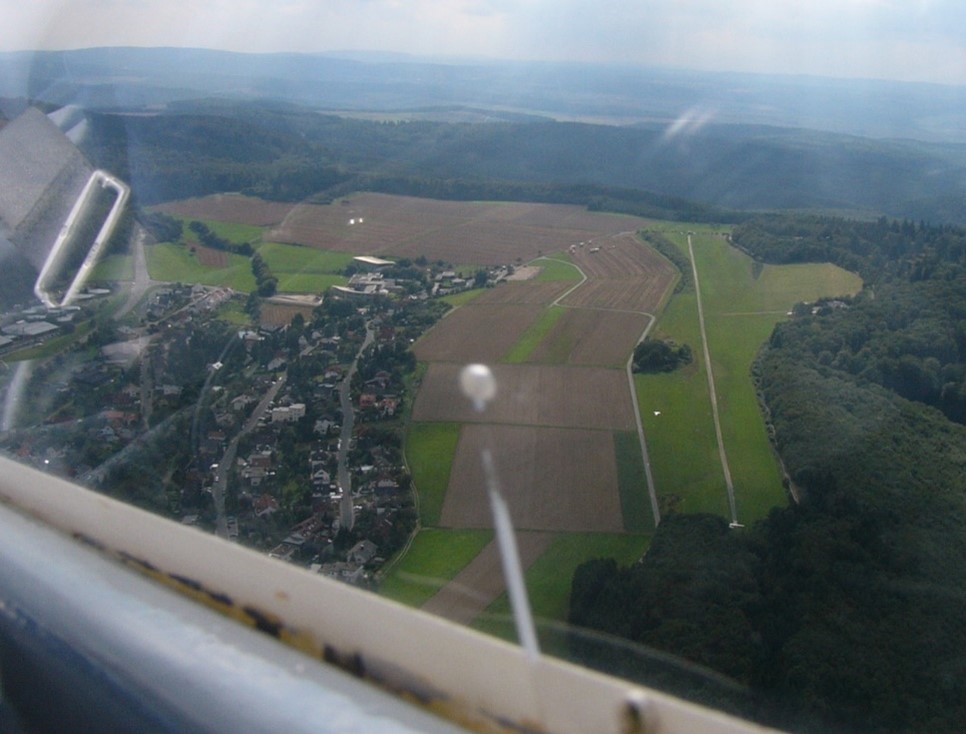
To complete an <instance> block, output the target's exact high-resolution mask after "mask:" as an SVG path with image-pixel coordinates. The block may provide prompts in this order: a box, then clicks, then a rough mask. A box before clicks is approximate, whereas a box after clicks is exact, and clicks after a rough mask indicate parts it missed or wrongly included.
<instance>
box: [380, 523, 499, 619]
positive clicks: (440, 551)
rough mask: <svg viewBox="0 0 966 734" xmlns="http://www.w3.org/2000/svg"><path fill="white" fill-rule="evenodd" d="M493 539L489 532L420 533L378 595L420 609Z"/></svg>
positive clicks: (441, 531) (446, 531) (381, 585)
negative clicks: (419, 607)
mask: <svg viewBox="0 0 966 734" xmlns="http://www.w3.org/2000/svg"><path fill="white" fill-rule="evenodd" d="M492 538H493V533H492V532H491V531H489V530H444V529H441V528H426V529H424V530H420V531H419V533H417V535H416V537H415V539H414V540H413V544H412V546H411V547H410V549H409V552H408V553H407V554H406V555H405V556H404V557H403V558H402V559H401V560H400V562H399V563H398V564H397V565H396V566H394V567H393V569H392V571H391V572H390V573H389V574H388V575H387V576H386V577H385V578H384V579H383V581H382V583H381V584H380V586H379V592H380V593H381V594H384V595H385V596H388V597H390V598H391V599H395V600H396V601H399V602H402V603H404V604H411V605H413V606H421V605H423V604H425V603H426V602H427V601H429V600H430V599H431V598H432V597H433V596H434V595H435V594H436V593H437V592H438V591H439V590H440V589H441V588H442V587H444V586H445V585H446V583H447V582H448V581H449V580H450V579H451V578H453V577H454V576H455V575H456V574H458V573H459V572H460V571H461V570H462V569H463V568H464V567H465V566H466V565H467V564H468V563H469V562H470V561H472V560H473V559H474V558H475V557H477V556H478V555H479V553H480V551H482V550H483V549H484V548H485V547H486V546H487V545H488V544H489V543H490V541H491V540H492Z"/></svg>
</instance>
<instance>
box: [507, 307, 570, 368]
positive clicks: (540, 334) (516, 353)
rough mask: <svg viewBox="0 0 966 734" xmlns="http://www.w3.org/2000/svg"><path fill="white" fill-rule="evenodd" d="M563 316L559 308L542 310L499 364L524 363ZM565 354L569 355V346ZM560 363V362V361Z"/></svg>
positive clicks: (562, 311)
mask: <svg viewBox="0 0 966 734" xmlns="http://www.w3.org/2000/svg"><path fill="white" fill-rule="evenodd" d="M563 314H564V308H563V307H561V306H550V307H549V308H546V309H544V310H543V312H542V313H541V314H540V316H539V317H538V318H537V320H536V321H534V322H533V323H532V324H530V328H528V329H527V330H526V331H525V332H524V333H523V335H522V336H521V337H520V339H519V340H518V341H517V343H516V344H514V345H513V346H512V347H510V350H509V351H508V352H507V353H506V354H505V355H504V356H503V359H502V360H500V361H501V362H509V363H511V364H515V363H520V362H526V361H527V359H529V357H530V355H531V354H532V353H533V350H534V349H536V348H537V346H538V345H539V344H540V342H542V341H543V338H544V337H545V336H546V335H547V332H549V331H550V330H551V329H552V328H553V326H554V324H556V323H557V321H558V320H559V319H560V317H561V316H563ZM567 346H568V349H567V354H569V353H570V349H569V346H570V345H567ZM561 361H562V360H561Z"/></svg>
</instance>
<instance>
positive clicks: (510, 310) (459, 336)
mask: <svg viewBox="0 0 966 734" xmlns="http://www.w3.org/2000/svg"><path fill="white" fill-rule="evenodd" d="M498 290H499V289H498ZM484 295H486V294H484ZM541 310H543V307H542V306H538V305H518V304H505V305H502V304H495V305H492V306H476V305H473V306H464V307H463V308H460V309H457V310H456V311H454V312H453V313H452V314H450V315H449V316H447V317H446V318H445V319H443V320H442V321H440V322H439V323H438V324H436V326H434V327H433V328H432V329H431V330H430V331H429V332H428V333H426V334H425V335H424V336H423V337H422V338H421V339H420V340H419V341H418V342H417V343H416V346H415V348H414V349H413V351H414V352H415V354H416V359H419V360H421V361H424V362H459V363H460V364H461V365H462V364H466V363H468V362H497V361H499V360H500V359H501V358H502V357H503V355H504V354H506V353H507V351H508V350H509V349H510V347H512V346H513V345H514V344H515V343H516V342H517V340H518V339H519V338H520V336H521V335H522V334H523V332H524V331H526V329H527V327H528V326H530V324H531V323H533V321H534V320H535V319H536V318H537V316H539V315H540V311H541Z"/></svg>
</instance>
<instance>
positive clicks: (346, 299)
mask: <svg viewBox="0 0 966 734" xmlns="http://www.w3.org/2000/svg"><path fill="white" fill-rule="evenodd" d="M357 261H358V262H355V263H354V264H353V265H354V267H353V270H355V271H356V272H354V273H353V275H352V277H351V278H350V280H349V282H348V284H347V285H346V286H344V287H338V288H333V289H331V290H330V292H329V293H328V294H326V296H325V297H324V298H316V299H314V301H313V303H315V304H316V305H315V306H314V307H307V308H306V307H303V308H301V309H293V316H292V318H291V320H290V321H289V323H287V324H278V323H270V322H260V321H259V320H258V319H257V318H256V320H255V321H253V322H252V323H249V324H247V325H244V326H241V327H238V326H236V325H235V324H232V323H229V320H226V319H225V318H224V317H223V315H224V314H225V313H226V311H231V310H234V311H236V312H237V311H238V310H239V304H241V303H242V302H245V294H237V293H234V292H232V291H231V290H230V289H227V288H224V287H214V286H204V285H197V284H196V285H183V284H166V285H165V286H163V287H160V288H157V289H155V290H154V291H153V292H152V294H151V295H150V297H149V299H148V300H147V301H146V302H145V303H144V304H142V307H141V310H140V314H139V318H138V321H137V323H136V324H134V325H132V322H131V319H127V320H123V321H114V320H113V319H111V318H109V317H107V316H106V315H105V312H106V311H107V310H108V309H107V308H106V307H98V306H94V307H91V305H90V304H93V303H95V301H94V300H85V301H82V303H83V304H84V305H83V306H79V307H76V308H72V309H71V310H70V311H69V313H70V315H71V318H70V319H69V320H65V319H64V318H63V317H64V316H65V313H64V311H63V310H55V311H54V312H51V311H50V310H44V309H38V308H36V307H35V308H34V309H33V310H31V311H28V312H20V311H17V312H12V313H11V314H8V315H6V317H5V319H4V321H5V323H6V324H7V326H6V328H5V329H4V333H5V334H7V335H9V336H8V337H7V338H8V339H9V341H8V342H7V343H6V344H5V348H6V349H7V350H11V349H13V348H23V346H24V345H26V344H28V342H29V343H38V342H40V341H41V340H42V338H43V337H44V336H47V335H49V334H53V333H57V334H61V335H64V334H65V333H66V334H70V333H73V330H74V323H75V322H76V323H81V324H85V326H84V327H83V328H84V329H85V334H84V336H83V338H81V339H77V340H76V341H75V343H74V345H73V346H72V347H71V348H69V349H65V350H64V351H63V352H61V353H59V354H56V355H54V356H53V357H50V358H48V359H45V360H43V361H41V360H26V361H16V362H11V363H10V365H9V366H8V367H7V370H8V372H10V371H12V372H13V373H14V374H13V375H10V376H9V382H8V390H10V391H14V390H17V389H20V390H22V391H24V395H28V394H30V390H31V385H39V384H44V385H46V386H48V388H47V390H46V391H45V394H44V395H43V396H42V398H39V399H37V398H34V399H31V400H26V399H23V400H20V401H19V402H18V401H16V400H15V401H13V403H11V402H10V401H8V404H15V405H19V407H18V410H17V412H16V415H13V414H11V415H5V416H4V426H3V428H4V431H3V432H2V433H0V450H3V451H5V452H7V453H9V454H11V455H15V456H16V457H17V458H18V460H20V461H23V462H27V463H30V464H33V465H35V466H38V467H40V468H42V469H44V470H45V471H49V472H52V473H55V474H60V475H62V476H65V477H68V478H70V479H72V480H74V481H79V482H81V483H83V484H86V485H88V486H91V487H94V488H96V489H98V490H100V491H102V492H104V493H106V494H109V495H112V496H115V497H118V498H120V499H123V500H125V501H129V502H132V503H134V504H137V505H140V506H142V507H144V508H145V509H149V510H151V511H154V512H159V513H161V514H165V515H168V516H170V517H172V518H174V519H176V520H179V521H180V522H182V523H183V524H185V525H191V526H196V527H198V528H199V529H201V530H204V531H208V532H216V533H217V534H219V535H222V536H223V537H225V538H227V539H228V540H231V541H234V542H238V543H241V544H243V545H246V546H249V547H252V548H254V549H257V550H259V551H262V552H264V553H266V554H268V555H270V556H272V557H275V558H279V559H282V560H285V561H288V562H291V563H296V564H298V565H301V566H304V567H307V568H309V569H311V570H313V571H315V572H318V573H321V574H324V575H327V576H331V577H334V578H338V579H340V580H343V581H346V582H349V583H353V584H357V585H363V586H365V585H371V583H372V580H373V574H374V573H375V572H376V571H377V570H378V569H379V568H380V567H381V565H382V564H383V563H384V562H385V561H386V560H387V559H389V558H391V557H392V556H393V554H394V553H395V552H396V551H397V550H399V549H400V548H401V547H402V546H403V545H404V544H405V543H406V542H407V540H408V538H409V537H410V535H411V533H412V531H413V529H414V528H415V525H416V521H417V512H416V510H415V507H414V503H413V497H412V491H411V486H410V477H409V474H408V472H407V470H406V466H405V461H404V457H403V454H402V429H403V417H404V415H405V410H406V406H407V402H406V401H407V400H409V401H411V399H412V395H413V393H414V391H415V388H416V387H417V386H418V380H419V370H418V369H417V364H416V359H415V357H414V356H413V353H412V351H411V349H410V347H411V345H412V344H413V343H414V342H415V340H416V339H417V338H418V337H419V336H420V335H421V334H422V333H423V332H424V331H425V330H426V329H428V328H429V327H430V326H431V325H432V324H433V323H435V321H436V320H438V318H439V317H440V316H441V315H442V314H443V313H445V311H446V310H448V308H449V306H447V305H446V304H445V303H444V302H443V301H441V300H439V299H438V298H433V296H434V295H442V294H445V293H451V292H454V291H458V290H461V289H465V288H467V287H471V286H473V285H481V284H486V283H487V281H489V282H490V283H491V284H492V283H494V282H497V281H498V280H499V279H502V277H505V275H506V270H507V269H506V268H503V269H499V270H495V271H493V272H490V273H487V272H486V271H482V272H483V275H482V276H481V275H479V274H477V276H476V278H475V279H474V278H472V277H471V278H462V277H460V276H459V275H458V274H457V273H456V272H453V271H452V270H446V269H443V268H440V267H438V266H437V267H434V268H432V269H430V268H425V267H418V266H408V267H407V268H405V269H401V268H399V267H398V266H397V264H396V263H394V262H392V261H388V260H380V259H378V258H367V257H360V258H357ZM387 269H389V271H390V272H395V276H394V277H388V276H387V275H385V274H384V271H386V270H387ZM400 275H401V276H402V277H400ZM407 276H408V277H407ZM109 295H110V292H109V291H106V290H98V291H95V292H93V293H92V294H91V298H92V299H93V298H94V297H100V298H102V299H103V298H105V297H109ZM260 300H261V301H262V305H268V304H269V303H270V299H260ZM280 300H282V301H284V299H280ZM250 306H251V299H250V298H249V300H248V302H247V303H246V310H251V309H250ZM257 315H258V314H257V309H256V313H255V316H256V317H257ZM28 324H29V325H32V326H30V327H28V326H27V325H28ZM64 324H69V326H68V328H67V329H66V330H65V329H64V328H63V326H64ZM18 330H19V331H21V332H23V334H18V333H17V331H18ZM40 330H42V331H40ZM88 330H89V331H88ZM34 332H36V333H34ZM16 340H20V341H19V342H18V341H16ZM346 401H347V402H346ZM345 408H348V414H347V411H346V410H345ZM347 426H348V435H347V430H346V428H347ZM122 458H123V460H120V459H122Z"/></svg>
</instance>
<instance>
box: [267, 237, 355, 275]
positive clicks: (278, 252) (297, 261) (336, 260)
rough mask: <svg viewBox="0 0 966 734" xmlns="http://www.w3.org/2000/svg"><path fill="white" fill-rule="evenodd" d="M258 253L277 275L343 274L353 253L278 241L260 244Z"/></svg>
mask: <svg viewBox="0 0 966 734" xmlns="http://www.w3.org/2000/svg"><path fill="white" fill-rule="evenodd" d="M258 254H259V255H261V256H262V257H263V258H264V259H265V262H266V264H267V265H268V267H269V268H270V269H271V271H272V272H273V273H275V275H276V276H279V275H281V274H282V273H302V274H313V275H342V273H343V271H344V270H345V269H346V267H347V266H348V265H349V263H351V262H352V255H351V254H349V253H348V252H330V251H328V250H316V249H313V248H311V247H300V246H299V245H283V244H280V243H278V242H266V243H264V244H262V245H259V247H258ZM343 282H345V281H343Z"/></svg>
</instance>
